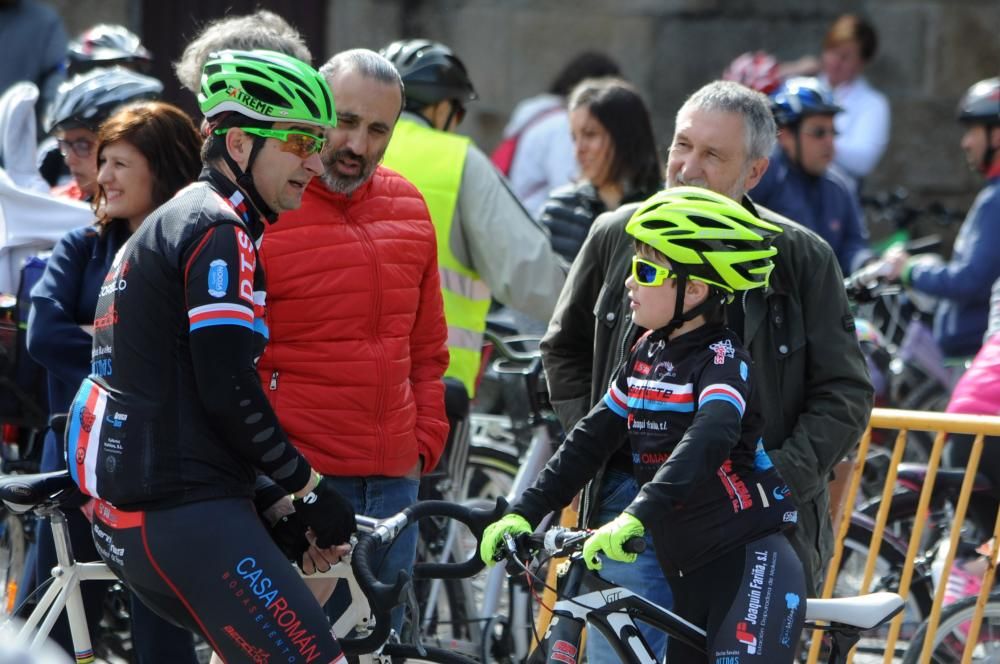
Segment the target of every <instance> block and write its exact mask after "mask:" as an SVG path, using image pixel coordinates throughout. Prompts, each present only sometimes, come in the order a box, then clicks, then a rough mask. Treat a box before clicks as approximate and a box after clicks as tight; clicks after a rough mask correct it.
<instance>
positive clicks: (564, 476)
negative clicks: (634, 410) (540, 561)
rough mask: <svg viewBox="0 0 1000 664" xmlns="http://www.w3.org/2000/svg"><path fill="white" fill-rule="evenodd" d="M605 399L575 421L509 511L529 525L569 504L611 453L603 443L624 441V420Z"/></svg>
mask: <svg viewBox="0 0 1000 664" xmlns="http://www.w3.org/2000/svg"><path fill="white" fill-rule="evenodd" d="M607 400H608V396H605V398H604V399H603V400H601V401H600V402H598V404H597V405H596V406H594V407H593V408H592V409H591V411H590V412H589V413H588V414H587V415H586V417H584V418H583V419H582V420H580V421H579V422H577V424H576V426H575V427H573V430H572V431H571V432H570V433H569V435H568V436H566V440H565V441H563V444H562V445H560V446H559V450H558V451H557V452H556V453H555V455H554V456H553V457H552V459H551V460H549V463H548V464H547V465H546V466H545V468H544V469H543V470H542V472H541V473H539V475H538V479H536V480H535V483H534V484H533V485H532V486H531V488H529V489H528V490H526V491H525V492H524V495H522V496H521V498H520V499H519V500H518V501H517V502H516V503H515V504H514V509H513V511H514V512H515V513H517V514H520V515H521V516H523V517H524V518H525V519H527V521H528V522H529V523H531V524H532V525H533V526H534V525H537V524H538V522H539V521H541V520H542V518H543V517H544V516H545V515H546V514H548V513H549V512H554V511H556V510H560V509H562V508H563V507H565V506H566V505H569V503H570V501H572V500H573V496H575V495H576V494H577V493H578V492H579V491H580V489H582V488H583V487H584V485H585V484H586V483H587V482H588V481H589V480H590V479H592V478H593V477H594V475H596V474H597V471H598V470H600V468H601V467H602V466H604V463H605V462H606V461H607V460H608V459H609V458H610V457H611V455H612V454H614V452H615V449H616V448H614V447H612V446H609V445H607V441H609V440H622V439H623V438H624V436H623V431H624V429H625V423H626V420H625V419H624V417H623V416H622V415H621V414H620V413H618V412H616V411H615V410H613V409H612V408H610V407H609V406H608V404H607V403H606V402H607Z"/></svg>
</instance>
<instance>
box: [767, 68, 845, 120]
mask: <svg viewBox="0 0 1000 664" xmlns="http://www.w3.org/2000/svg"><path fill="white" fill-rule="evenodd" d="M842 110H843V109H842V108H840V106H837V104H835V103H834V101H833V93H832V92H831V91H830V89H829V88H828V87H826V86H825V85H823V84H822V83H820V82H819V80H818V79H815V78H812V77H811V76H796V77H795V78H790V79H788V80H787V81H785V82H784V83H782V84H781V87H779V88H778V89H777V90H775V91H774V93H773V94H772V95H771V112H773V113H774V121H775V122H776V123H778V126H779V127H787V126H789V125H794V124H798V123H799V122H801V121H802V118H804V117H806V116H808V115H833V114H835V113H839V112H840V111H842Z"/></svg>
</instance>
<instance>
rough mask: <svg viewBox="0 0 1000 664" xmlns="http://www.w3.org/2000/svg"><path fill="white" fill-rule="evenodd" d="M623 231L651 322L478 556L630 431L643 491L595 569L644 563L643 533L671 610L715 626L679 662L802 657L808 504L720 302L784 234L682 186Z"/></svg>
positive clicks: (638, 307) (746, 281)
mask: <svg viewBox="0 0 1000 664" xmlns="http://www.w3.org/2000/svg"><path fill="white" fill-rule="evenodd" d="M625 231H626V232H627V233H628V234H630V235H632V236H633V237H634V238H635V241H636V255H635V257H634V258H633V259H632V276H631V277H629V278H628V279H627V280H626V282H625V285H626V287H627V288H628V290H629V298H630V299H631V301H632V317H633V320H634V321H635V323H636V324H637V325H639V326H641V327H643V328H645V329H647V330H649V332H647V333H646V334H644V335H643V336H642V337H641V338H640V339H639V341H638V342H637V343H636V345H635V347H634V348H633V349H632V352H631V354H630V355H629V357H628V359H627V360H626V361H625V363H624V364H623V365H622V367H621V368H620V369H619V371H618V374H617V376H616V378H615V380H614V382H613V383H612V384H611V386H610V388H609V389H608V392H607V394H606V395H605V396H604V399H603V400H602V401H601V402H600V403H598V405H597V406H595V407H594V408H593V410H591V411H590V413H589V414H588V415H587V416H586V417H585V418H584V419H582V420H581V421H580V422H579V423H578V424H577V425H576V427H574V429H573V431H572V432H570V434H569V436H568V437H567V438H566V441H565V442H564V443H563V444H562V446H561V447H560V448H559V451H558V452H557V453H556V455H555V456H554V457H553V458H552V460H551V461H550V462H549V464H548V465H547V466H546V467H545V469H544V470H543V471H542V473H541V474H540V475H539V477H538V479H537V480H536V482H535V484H534V486H532V487H531V488H530V489H528V490H527V491H526V492H525V493H524V495H523V496H522V497H521V499H519V500H518V502H517V503H516V504H515V505H514V508H513V511H512V513H510V514H508V515H506V516H504V517H503V518H502V519H501V520H500V521H497V522H496V523H494V524H492V525H490V526H489V527H487V529H486V531H485V533H484V535H483V541H482V550H481V555H482V557H483V560H485V561H487V563H491V562H492V561H493V559H494V554H495V553H496V549H497V547H499V546H500V545H501V542H502V538H503V535H504V534H505V533H511V534H514V535H516V534H518V533H523V532H530V531H531V529H532V527H533V525H535V524H537V523H538V522H539V521H541V519H542V518H543V517H544V516H545V514H547V513H548V512H551V511H556V510H560V509H562V508H563V507H565V506H566V505H568V504H569V502H570V501H571V500H572V498H573V496H574V495H575V494H576V493H577V492H578V491H579V490H580V489H582V488H583V486H584V484H585V483H586V482H587V481H588V480H589V479H590V478H592V477H593V476H594V474H595V473H596V472H597V471H598V470H599V469H600V468H601V467H602V465H603V464H604V463H605V462H606V461H607V459H608V458H609V457H610V456H611V455H612V454H614V453H615V451H616V450H615V449H614V448H611V447H608V445H607V444H606V443H607V441H608V440H622V438H623V436H622V430H623V429H624V430H626V431H627V432H628V441H629V443H630V445H631V448H632V462H633V468H634V472H635V474H636V480H637V482H638V484H639V486H640V487H641V488H640V491H639V495H638V497H637V498H636V499H635V500H634V501H633V502H632V504H631V505H629V506H628V507H627V508H625V510H624V511H623V512H622V513H621V514H620V515H619V516H618V517H617V518H616V519H615V520H613V521H612V522H610V523H608V524H606V525H604V526H602V527H601V528H599V529H598V530H597V531H595V532H594V533H593V534H592V535H591V537H590V538H589V539H588V540H587V542H586V543H585V545H584V548H583V556H584V559H585V561H586V563H587V566H588V567H590V568H591V569H600V568H601V563H600V560H599V559H598V558H597V554H599V553H600V554H603V555H604V556H605V557H607V558H609V559H611V560H616V561H620V562H634V561H635V559H636V556H635V554H633V553H627V552H625V551H624V550H623V546H624V544H625V542H626V541H627V540H628V539H629V538H631V537H636V536H642V535H644V534H645V531H646V529H647V528H648V529H649V531H650V533H651V535H652V537H653V544H654V546H655V549H656V555H657V559H658V561H659V563H660V567H662V568H663V571H664V573H665V574H666V575H667V578H668V580H669V583H670V587H671V589H672V591H673V595H674V610H675V611H676V612H677V614H678V615H680V616H682V617H684V618H686V619H687V620H689V621H691V622H692V623H694V624H697V625H702V626H704V627H705V629H706V631H707V634H708V639H707V640H708V655H707V656H706V655H705V654H704V653H700V652H698V651H696V650H694V649H693V648H691V647H689V646H687V645H686V644H684V643H682V642H680V641H671V642H670V643H669V644H668V647H667V659H666V661H667V662H668V663H669V664H679V663H684V664H688V663H691V662H700V663H704V662H706V661H707V662H711V663H713V664H717V663H721V662H743V663H745V664H748V663H750V662H760V663H763V662H766V663H768V664H781V663H791V662H792V661H794V656H795V650H796V647H797V644H798V640H799V633H800V632H801V629H802V623H803V618H804V612H805V590H806V587H805V575H804V573H803V569H802V563H801V562H800V561H799V559H798V557H797V556H796V554H795V552H794V551H793V550H792V547H791V545H790V544H789V542H788V539H787V538H786V537H784V536H783V535H782V534H781V531H782V530H784V529H786V528H788V527H790V526H792V525H793V524H794V523H795V522H796V520H797V516H798V514H797V511H796V508H795V506H794V504H793V503H792V498H791V496H790V493H789V489H788V487H787V486H786V485H785V483H784V481H783V480H782V479H781V477H780V476H779V475H778V472H777V470H776V469H775V468H774V466H773V465H772V464H771V461H770V459H769V458H768V456H767V453H766V452H765V451H764V447H763V444H762V440H761V436H762V434H763V431H764V421H763V417H762V413H761V408H760V404H759V396H758V393H757V388H756V384H755V382H754V377H753V375H752V373H751V371H750V365H751V363H752V361H751V359H750V355H749V353H747V351H746V350H745V349H744V348H743V347H742V344H741V343H740V339H739V337H738V336H737V335H736V334H735V333H734V332H732V331H731V330H729V329H728V328H727V327H726V325H725V313H724V311H725V309H724V306H725V304H726V303H727V301H728V300H729V299H730V298H732V297H733V296H734V295H735V294H736V293H737V292H738V291H745V290H749V289H752V288H761V287H764V286H766V285H767V282H768V277H769V275H770V273H771V270H772V269H773V268H774V263H773V262H772V257H773V256H774V255H775V254H776V253H777V250H776V249H775V248H773V247H772V246H771V242H772V240H773V238H774V237H775V236H776V235H777V234H778V233H780V232H781V229H780V228H779V227H777V226H774V225H772V224H770V223H768V222H766V221H763V220H760V219H758V218H756V217H755V216H753V215H752V214H750V213H749V212H747V211H746V209H745V208H743V206H741V205H740V204H739V203H736V202H735V201H733V200H730V199H729V198H726V197H725V196H722V195H720V194H717V193H715V192H712V191H709V190H707V189H699V188H696V187H675V188H673V189H668V190H666V191H664V192H660V193H659V194H656V195H654V196H653V197H652V198H650V199H649V200H647V201H646V202H645V203H643V204H642V205H641V206H640V207H639V208H638V210H637V211H636V212H635V214H634V215H633V216H632V218H631V219H630V220H629V222H628V224H627V226H626V227H625ZM651 655H652V653H651Z"/></svg>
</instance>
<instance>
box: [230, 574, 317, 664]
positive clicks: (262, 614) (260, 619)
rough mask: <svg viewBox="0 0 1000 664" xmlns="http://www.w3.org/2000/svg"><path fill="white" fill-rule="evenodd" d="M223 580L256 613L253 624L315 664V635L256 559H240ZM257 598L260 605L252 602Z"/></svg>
mask: <svg viewBox="0 0 1000 664" xmlns="http://www.w3.org/2000/svg"><path fill="white" fill-rule="evenodd" d="M222 580H223V581H225V582H226V583H227V584H228V587H229V589H230V591H232V593H233V594H234V595H235V596H236V597H237V598H240V599H242V601H243V604H244V605H245V606H246V607H247V611H248V612H249V613H251V614H254V622H255V623H256V624H257V625H258V626H259V627H260V629H261V632H262V633H264V634H267V635H268V638H270V639H271V640H272V641H275V642H276V644H278V645H285V644H290V645H291V646H292V647H293V648H294V649H295V650H297V651H298V655H299V656H300V657H301V658H302V661H305V662H312V661H313V660H315V659H316V658H318V657H319V655H320V652H319V646H318V645H317V641H318V639H317V636H316V634H313V633H312V632H310V631H309V630H308V628H307V627H306V626H305V625H303V624H302V620H301V619H300V618H299V617H298V614H297V613H296V611H295V609H294V608H292V607H291V606H290V605H289V602H288V600H287V599H286V598H285V596H284V594H283V593H282V592H281V590H280V589H279V587H278V585H279V584H278V583H277V582H276V581H274V580H273V579H272V578H271V577H270V576H269V575H268V574H267V573H266V572H265V570H264V569H263V568H262V567H260V566H259V565H258V563H257V559H256V558H253V557H251V556H247V557H246V558H243V559H241V560H240V561H239V562H238V563H236V566H235V567H234V568H233V571H231V572H230V571H226V572H223V574H222ZM248 595H249V596H248ZM254 598H256V600H257V601H258V602H260V605H257V604H256V603H255V602H254V601H253V599H254ZM261 607H262V608H263V610H261ZM282 642H284V643H282ZM286 652H288V651H286ZM288 654H292V653H291V652H288ZM293 659H294V661H299V660H298V659H295V658H291V657H290V658H289V661H292V660H293Z"/></svg>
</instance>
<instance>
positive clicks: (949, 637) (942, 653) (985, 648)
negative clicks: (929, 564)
mask: <svg viewBox="0 0 1000 664" xmlns="http://www.w3.org/2000/svg"><path fill="white" fill-rule="evenodd" d="M977 599H978V598H977V597H975V596H972V597H963V598H962V599H960V600H958V601H957V602H955V603H954V604H949V605H948V606H946V607H944V608H943V609H942V610H941V620H940V621H939V622H938V629H937V632H936V633H935V634H934V646H933V649H932V650H931V660H930V661H931V663H932V664H934V663H936V664H944V663H946V662H961V661H962V651H963V649H964V648H965V639H964V638H963V637H964V636H965V635H964V634H963V630H962V627H963V623H967V622H968V621H969V620H971V619H972V616H973V615H974V614H975V611H976V600H977ZM927 627H928V624H927V621H924V622H923V623H921V625H920V629H918V630H917V633H916V634H914V636H913V639H912V640H911V641H910V647H909V649H908V650H907V651H906V655H905V656H904V657H903V664H917V663H918V662H919V661H920V653H921V652H922V651H923V649H924V643H925V642H926V641H927ZM972 661H974V662H996V661H1000V593H993V594H991V595H990V596H989V597H988V598H987V600H986V607H985V608H984V610H983V622H982V624H981V625H980V628H979V639H978V641H977V645H976V652H974V653H973V658H972Z"/></svg>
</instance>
